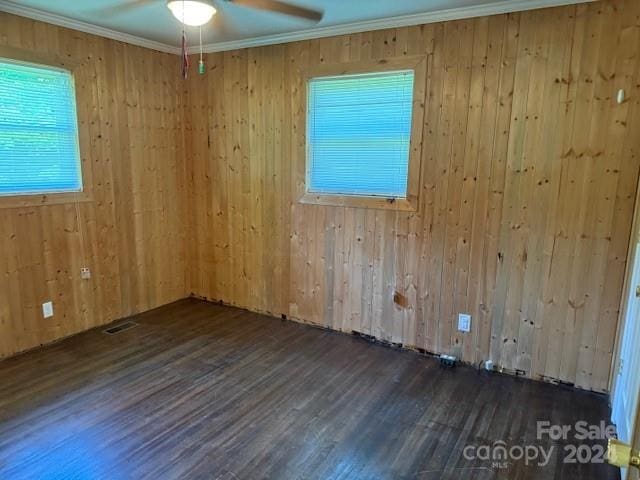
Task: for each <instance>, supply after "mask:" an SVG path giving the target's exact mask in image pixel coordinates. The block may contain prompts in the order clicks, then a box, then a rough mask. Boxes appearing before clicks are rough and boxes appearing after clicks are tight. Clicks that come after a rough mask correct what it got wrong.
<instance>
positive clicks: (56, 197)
mask: <svg viewBox="0 0 640 480" xmlns="http://www.w3.org/2000/svg"><path fill="white" fill-rule="evenodd" d="M0 59H7V60H11V61H16V62H24V63H28V64H31V65H34V66H36V67H38V66H41V67H42V68H47V67H52V68H58V69H63V70H66V71H68V72H69V73H70V74H71V76H72V78H73V83H74V85H73V90H74V95H75V100H76V117H77V123H78V149H79V154H80V174H81V176H82V190H81V191H79V192H49V193H45V192H42V193H34V194H26V195H25V194H20V195H2V196H0V209H2V208H21V207H35V206H45V205H60V204H66V203H77V202H91V201H93V182H92V178H93V175H92V169H91V162H90V161H89V159H88V158H85V157H83V155H82V152H85V151H89V150H88V145H89V138H88V135H87V132H86V131H85V130H84V129H83V127H82V125H81V121H80V110H81V107H80V105H81V103H80V101H81V99H80V98H79V95H78V89H77V88H76V83H77V82H76V72H77V71H78V69H79V68H80V66H81V64H80V62H78V61H75V60H73V59H66V58H61V57H58V56H57V55H54V54H48V53H41V52H34V51H30V50H23V49H20V48H14V47H9V46H2V45H0Z"/></svg>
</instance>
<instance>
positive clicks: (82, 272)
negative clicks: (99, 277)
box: [80, 267, 91, 280]
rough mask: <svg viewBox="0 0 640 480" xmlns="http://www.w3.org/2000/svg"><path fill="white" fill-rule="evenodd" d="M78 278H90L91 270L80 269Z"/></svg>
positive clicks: (87, 268) (86, 268)
mask: <svg viewBox="0 0 640 480" xmlns="http://www.w3.org/2000/svg"><path fill="white" fill-rule="evenodd" d="M80 277H81V278H82V279H83V280H88V279H90V278H91V270H90V269H89V267H82V268H81V269H80Z"/></svg>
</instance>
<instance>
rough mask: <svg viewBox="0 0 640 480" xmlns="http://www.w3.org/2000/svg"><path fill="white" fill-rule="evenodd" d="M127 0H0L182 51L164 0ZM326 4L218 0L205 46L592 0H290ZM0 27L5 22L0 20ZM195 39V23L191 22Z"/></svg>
mask: <svg viewBox="0 0 640 480" xmlns="http://www.w3.org/2000/svg"><path fill="white" fill-rule="evenodd" d="M127 1H128V0H0V10H4V11H8V12H11V13H16V14H18V15H23V16H27V17H31V18H36V19H39V20H44V21H49V22H50V23H55V24H58V25H63V26H67V27H71V28H76V29H78V30H83V31H90V32H91V33H96V34H99V35H103V36H107V37H111V38H117V39H119V40H124V41H129V42H130V43H136V44H140V45H143V46H148V47H151V48H156V49H158V50H164V51H171V52H173V53H175V52H176V48H177V45H178V44H179V38H180V29H181V24H180V23H179V22H178V21H177V20H176V19H174V18H173V16H172V15H171V12H170V11H169V10H168V9H167V7H166V0H153V1H150V2H148V3H144V2H143V3H142V4H141V5H140V6H139V7H137V8H135V9H130V10H127V11H126V12H125V13H120V14H116V15H112V14H107V13H108V12H109V8H111V7H114V6H117V5H120V4H122V3H127ZM287 1H289V3H292V4H296V5H300V6H305V7H311V8H315V9H320V10H324V12H325V16H324V19H323V20H322V21H321V22H320V23H319V24H313V23H310V22H306V21H304V20H298V19H295V18H291V17H287V16H285V15H278V14H274V13H269V12H261V11H257V10H252V9H249V8H245V7H241V6H237V5H234V4H233V3H228V2H226V1H224V0H214V3H215V5H216V7H217V8H218V14H217V15H215V16H214V18H213V20H212V21H211V22H210V23H209V24H208V25H205V26H204V27H203V31H202V34H203V43H204V44H205V45H206V46H207V48H206V51H216V50H228V49H230V48H241V47H245V46H254V45H263V44H270V43H281V42H284V41H291V40H298V39H303V38H313V37H323V36H329V35H336V34H342V33H347V32H356V31H365V30H375V29H379V28H385V27H394V26H400V25H412V24H419V23H429V22H432V21H439V20H448V19H452V18H467V17H473V16H479V15H486V14H491V13H504V12H510V11H517V10H528V9H532V8H541V7H545V6H554V5H562V4H571V3H581V2H585V1H592V0H287ZM0 28H1V25H0ZM187 32H188V36H189V43H190V45H192V46H193V45H195V44H196V43H197V35H198V30H197V28H188V31H187Z"/></svg>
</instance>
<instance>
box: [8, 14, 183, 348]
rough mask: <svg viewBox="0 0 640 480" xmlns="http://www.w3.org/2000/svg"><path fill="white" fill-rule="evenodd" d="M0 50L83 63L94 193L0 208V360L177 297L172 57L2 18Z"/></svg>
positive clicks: (176, 85)
mask: <svg viewBox="0 0 640 480" xmlns="http://www.w3.org/2000/svg"><path fill="white" fill-rule="evenodd" d="M0 45H3V46H10V47H14V48H19V49H23V50H32V51H37V52H40V53H48V54H52V55H57V56H59V57H63V58H68V59H70V60H72V61H73V62H79V63H80V66H79V68H78V69H77V70H76V71H75V81H76V89H77V97H78V99H77V100H78V101H77V105H78V117H79V118H78V119H79V128H80V131H81V132H80V138H81V156H82V159H83V168H91V170H92V181H91V185H90V187H91V189H92V191H93V200H92V201H89V202H80V203H78V204H77V205H76V204H74V203H70V204H61V205H48V206H40V207H27V208H0V356H6V355H10V354H13V353H15V352H19V351H22V350H26V349H29V348H32V347H35V346H38V345H40V344H44V343H48V342H51V341H53V340H56V339H58V338H61V337H64V336H67V335H71V334H73V333H76V332H78V331H81V330H85V329H88V328H91V327H94V326H96V325H101V324H104V323H107V322H109V321H111V320H114V319H117V318H120V317H124V316H127V315H129V314H132V313H136V312H141V311H143V310H148V309H150V308H153V307H156V306H159V305H162V304H164V303H168V302H170V301H173V300H176V299H179V298H183V297H185V296H186V295H187V293H188V290H187V287H186V273H185V272H186V270H185V269H186V265H187V264H186V261H185V259H186V254H185V239H186V233H185V225H186V222H185V218H186V210H185V208H186V204H185V196H184V193H185V190H184V187H185V178H186V177H185V171H184V163H183V158H184V155H183V145H184V143H183V140H184V139H183V132H184V130H183V124H182V119H183V105H182V99H183V98H184V97H183V95H182V84H181V80H180V76H179V70H178V69H179V59H177V57H176V56H172V55H167V54H161V53H157V52H154V51H151V50H147V49H143V48H139V47H134V46H131V45H126V44H123V43H119V42H115V41H112V40H107V39H104V38H99V37H95V36H91V35H85V34H83V33H79V32H76V31H72V30H67V29H64V28H59V27H55V26H52V25H48V24H45V23H41V22H35V21H32V20H28V19H25V18H21V17H16V16H12V15H8V14H4V13H0ZM83 266H88V267H90V268H91V271H92V278H91V279H90V280H81V279H80V268H81V267H83ZM47 300H53V302H54V310H55V315H54V317H53V318H50V319H46V320H45V319H43V318H42V311H41V304H42V303H43V302H45V301H47Z"/></svg>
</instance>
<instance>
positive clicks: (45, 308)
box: [42, 302, 53, 318]
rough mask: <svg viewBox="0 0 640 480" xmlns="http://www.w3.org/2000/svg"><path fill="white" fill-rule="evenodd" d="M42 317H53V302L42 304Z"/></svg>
mask: <svg viewBox="0 0 640 480" xmlns="http://www.w3.org/2000/svg"><path fill="white" fill-rule="evenodd" d="M42 316H43V317H44V318H49V317H53V302H45V303H43V304H42Z"/></svg>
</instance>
